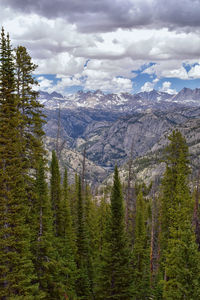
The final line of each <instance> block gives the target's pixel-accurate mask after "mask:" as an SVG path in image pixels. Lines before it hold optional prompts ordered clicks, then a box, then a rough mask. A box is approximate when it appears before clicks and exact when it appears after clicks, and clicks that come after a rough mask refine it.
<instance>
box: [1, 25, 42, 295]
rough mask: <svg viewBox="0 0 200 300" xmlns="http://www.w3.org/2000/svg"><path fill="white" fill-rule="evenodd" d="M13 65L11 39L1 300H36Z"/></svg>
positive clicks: (6, 62) (4, 46)
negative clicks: (7, 298)
mask: <svg viewBox="0 0 200 300" xmlns="http://www.w3.org/2000/svg"><path fill="white" fill-rule="evenodd" d="M14 91H15V78H14V61H13V55H12V49H11V46H10V40H9V36H7V38H6V37H5V34H4V30H3V29H2V32H1V50H0V186H1V189H0V297H1V298H2V299H4V297H9V298H10V299H22V298H23V297H29V299H33V298H34V295H36V294H37V293H38V286H37V284H34V283H33V282H34V280H35V274H34V269H33V264H32V260H31V258H32V257H31V251H30V228H29V226H28V225H27V223H26V218H27V214H28V197H27V193H26V182H25V178H24V176H23V174H24V163H23V160H22V157H21V153H22V147H21V141H20V136H19V131H18V128H19V126H20V123H21V115H20V111H19V110H18V99H17V97H16V95H15V94H14Z"/></svg>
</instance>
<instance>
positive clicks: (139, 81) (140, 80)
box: [132, 72, 157, 93]
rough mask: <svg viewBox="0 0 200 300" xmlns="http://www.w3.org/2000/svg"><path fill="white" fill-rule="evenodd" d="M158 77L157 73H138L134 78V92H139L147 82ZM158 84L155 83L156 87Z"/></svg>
mask: <svg viewBox="0 0 200 300" xmlns="http://www.w3.org/2000/svg"><path fill="white" fill-rule="evenodd" d="M154 79H156V75H154V74H146V73H141V72H140V73H138V75H137V76H136V77H134V78H132V83H133V93H138V92H140V91H141V87H142V86H143V85H144V84H145V83H146V82H153V80H154ZM156 86H157V83H156V84H155V88H156Z"/></svg>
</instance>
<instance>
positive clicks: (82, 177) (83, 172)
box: [81, 146, 86, 192]
mask: <svg viewBox="0 0 200 300" xmlns="http://www.w3.org/2000/svg"><path fill="white" fill-rule="evenodd" d="M85 160H86V146H85V147H84V149H83V161H82V174H81V184H82V191H83V192H84V191H85V172H86V169H85Z"/></svg>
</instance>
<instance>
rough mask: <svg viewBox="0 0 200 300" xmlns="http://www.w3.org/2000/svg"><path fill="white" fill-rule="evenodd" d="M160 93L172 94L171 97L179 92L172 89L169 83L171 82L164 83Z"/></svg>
mask: <svg viewBox="0 0 200 300" xmlns="http://www.w3.org/2000/svg"><path fill="white" fill-rule="evenodd" d="M160 91H161V92H165V93H168V94H171V95H173V94H176V93H177V91H176V90H175V89H171V82H169V81H164V82H163V84H162V87H161V88H160Z"/></svg>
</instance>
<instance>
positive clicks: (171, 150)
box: [161, 131, 200, 299]
mask: <svg viewBox="0 0 200 300" xmlns="http://www.w3.org/2000/svg"><path fill="white" fill-rule="evenodd" d="M169 140H170V144H169V145H168V146H167V148H166V164H167V166H166V171H165V175H164V179H163V184H162V187H163V197H162V218H161V226H162V236H161V237H162V239H161V247H162V248H161V254H162V256H161V259H162V264H163V271H164V281H163V298H164V299H184V298H185V299H198V298H199V297H200V294H199V288H198V286H199V283H200V266H199V258H198V257H199V253H198V250H197V245H196V243H195V235H194V231H193V228H192V226H191V218H192V199H191V195H190V191H189V186H188V174H189V167H188V147H187V145H186V141H185V139H184V138H183V137H182V135H181V133H180V132H179V131H173V133H172V135H171V136H170V137H169Z"/></svg>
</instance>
